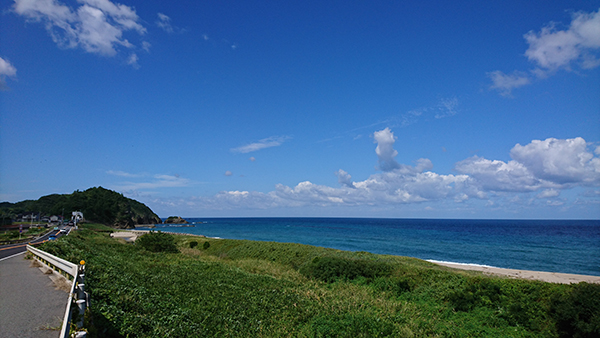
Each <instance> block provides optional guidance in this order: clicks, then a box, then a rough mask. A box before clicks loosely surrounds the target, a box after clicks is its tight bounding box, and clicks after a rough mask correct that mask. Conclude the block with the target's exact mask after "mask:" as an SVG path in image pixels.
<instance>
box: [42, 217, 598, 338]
mask: <svg viewBox="0 0 600 338" xmlns="http://www.w3.org/2000/svg"><path fill="white" fill-rule="evenodd" d="M163 235H164V234H163ZM152 236H162V235H160V234H159V233H154V234H153V235H152ZM141 238H143V237H141ZM141 238H140V239H141ZM156 238H158V237H156ZM161 238H163V239H164V238H167V237H161ZM170 238H173V239H174V242H175V244H176V245H177V247H178V249H179V251H180V253H168V252H158V253H155V252H152V251H149V250H147V249H144V247H143V245H140V243H136V244H125V243H122V242H119V241H117V240H114V239H111V238H110V237H108V234H105V233H98V232H93V231H90V230H87V229H82V230H80V231H77V232H74V233H72V234H71V235H69V236H68V237H66V238H61V239H60V240H57V241H53V242H49V243H45V244H44V245H43V247H42V249H43V250H46V251H48V252H50V253H53V254H55V255H58V256H60V257H63V258H65V259H68V260H70V261H72V262H78V261H79V260H81V259H84V260H85V261H86V262H87V263H86V265H87V267H86V289H87V290H88V291H89V292H91V297H92V307H91V312H90V314H89V315H88V316H87V317H86V323H87V327H88V329H89V333H90V336H91V337H598V336H599V335H600V325H598V323H599V321H600V309H599V306H598V304H600V285H596V284H585V283H580V284H578V285H558V284H550V283H543V282H533V281H525V280H514V279H504V278H495V277H494V278H492V277H484V276H482V275H481V274H479V273H474V272H455V271H451V270H449V269H447V268H442V267H439V266H437V265H434V264H431V263H428V262H425V261H421V260H418V259H412V258H407V257H397V256H386V255H374V254H370V253H365V252H346V251H339V250H333V249H326V248H319V247H312V246H306V245H299V244H284V243H272V242H253V241H240V240H217V239H207V240H206V242H205V243H209V245H208V247H205V246H203V248H200V247H199V246H194V248H191V245H190V244H191V243H192V242H197V238H196V237H192V236H171V237H170ZM140 239H138V240H140ZM161 240H162V239H161ZM165 241H168V240H165Z"/></svg>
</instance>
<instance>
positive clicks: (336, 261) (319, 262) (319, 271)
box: [300, 257, 392, 283]
mask: <svg viewBox="0 0 600 338" xmlns="http://www.w3.org/2000/svg"><path fill="white" fill-rule="evenodd" d="M391 271H392V269H391V266H390V265H389V264H386V263H384V262H380V261H375V260H367V259H347V258H338V257H315V258H314V259H313V260H312V261H311V262H310V263H308V264H307V265H305V266H304V267H302V268H301V269H300V273H301V274H303V275H305V276H307V277H312V278H316V279H319V280H321V281H323V282H327V283H331V282H334V281H336V280H338V279H341V280H353V279H356V278H359V277H364V278H366V279H367V280H369V281H370V280H372V279H374V278H376V277H381V276H389V275H390V273H391Z"/></svg>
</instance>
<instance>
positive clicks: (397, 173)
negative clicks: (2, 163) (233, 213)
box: [196, 128, 600, 209]
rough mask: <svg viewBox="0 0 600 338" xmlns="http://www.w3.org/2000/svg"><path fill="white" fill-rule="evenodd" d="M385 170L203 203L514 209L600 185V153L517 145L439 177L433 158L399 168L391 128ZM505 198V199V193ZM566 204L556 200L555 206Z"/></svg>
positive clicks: (555, 143)
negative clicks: (504, 156) (501, 201)
mask: <svg viewBox="0 0 600 338" xmlns="http://www.w3.org/2000/svg"><path fill="white" fill-rule="evenodd" d="M374 139H375V142H376V143H377V148H376V150H375V152H376V154H377V156H378V159H379V166H380V167H383V168H386V170H383V172H381V173H377V174H373V175H371V176H369V177H368V178H367V179H365V180H362V181H360V180H359V181H353V180H352V176H351V175H350V174H349V173H348V172H346V171H345V170H343V169H340V170H338V171H337V172H336V173H335V175H336V176H337V178H338V183H339V184H340V186H339V187H329V186H326V185H318V184H314V183H312V182H310V181H304V182H300V183H298V184H297V185H296V186H286V185H282V184H278V185H276V187H275V190H274V191H271V192H267V193H262V192H248V191H229V192H228V191H224V192H221V193H219V194H217V195H215V196H213V197H204V198H198V199H197V200H196V203H198V206H204V207H207V208H215V209H223V208H234V207H236V208H240V207H243V208H274V207H302V206H323V207H331V206H384V205H401V204H410V203H422V202H431V201H453V202H455V203H461V204H462V203H466V202H467V201H469V200H470V199H484V200H487V204H488V205H496V204H497V203H496V202H497V201H495V200H492V197H494V196H504V195H501V194H507V193H508V194H510V195H507V196H513V197H512V198H510V200H511V201H513V203H517V202H515V201H520V200H521V198H520V197H519V194H524V195H523V196H525V197H526V200H529V201H530V203H531V201H532V199H531V198H530V197H527V196H530V195H529V194H531V193H536V192H537V195H536V196H535V197H537V198H538V199H544V198H545V199H549V198H555V197H558V196H559V195H560V192H561V190H563V189H569V188H573V187H577V186H581V187H586V186H594V187H597V186H600V159H599V158H598V157H597V156H596V155H597V154H596V155H594V154H595V149H593V148H594V147H593V146H592V145H589V144H587V143H586V142H585V141H584V140H583V139H582V138H574V139H564V140H559V139H554V138H549V139H546V140H543V141H542V140H533V141H532V142H531V143H529V144H527V145H524V146H522V145H520V144H517V145H515V146H514V147H513V148H512V150H511V151H510V155H511V156H512V160H510V161H508V162H504V161H500V160H489V159H486V158H483V157H478V156H473V157H470V158H467V159H465V160H463V161H459V162H458V163H456V165H455V170H456V171H457V172H458V173H459V174H457V175H453V174H447V175H446V174H439V173H435V172H433V171H431V170H432V168H433V163H432V162H431V161H430V160H429V159H425V158H422V159H418V160H417V161H415V162H416V163H415V165H414V166H409V165H405V164H400V163H397V162H396V161H395V160H394V157H395V156H396V155H397V151H396V150H395V149H394V147H393V146H394V143H395V140H396V138H395V137H394V134H393V132H392V131H391V130H390V129H389V128H385V129H383V130H380V131H377V132H375V133H374ZM498 194H500V195H498ZM557 203H560V204H563V203H564V201H556V200H553V201H551V202H550V204H548V205H557Z"/></svg>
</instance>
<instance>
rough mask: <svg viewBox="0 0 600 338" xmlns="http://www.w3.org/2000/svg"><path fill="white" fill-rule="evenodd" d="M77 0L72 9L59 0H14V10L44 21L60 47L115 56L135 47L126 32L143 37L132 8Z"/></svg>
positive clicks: (101, 0)
mask: <svg viewBox="0 0 600 338" xmlns="http://www.w3.org/2000/svg"><path fill="white" fill-rule="evenodd" d="M78 3H79V4H80V5H79V6H78V7H77V8H72V7H70V6H67V5H64V4H62V3H60V2H59V1H57V0H36V1H32V0H15V4H14V6H13V10H14V11H15V13H17V14H19V15H21V16H23V17H25V18H27V19H29V20H31V21H36V22H41V23H43V24H44V25H45V28H46V30H47V31H48V33H50V36H51V37H52V40H54V42H55V43H56V44H57V45H58V46H60V47H62V48H78V47H79V48H82V49H83V50H85V51H86V52H89V53H94V54H99V55H103V56H109V57H111V56H115V55H117V53H118V50H119V49H121V48H126V49H132V48H134V47H135V46H134V45H133V44H132V43H131V42H129V40H128V39H126V38H125V37H124V36H123V35H124V33H126V32H128V31H134V32H136V33H137V34H138V35H140V36H143V35H144V34H145V33H146V28H144V26H142V24H141V23H140V22H141V20H140V18H139V17H138V15H137V14H136V12H135V9H133V8H132V7H129V6H125V5H122V4H118V3H113V2H111V1H109V0H78ZM129 60H130V61H131V57H130V59H129ZM136 62H137V60H136ZM130 64H132V63H131V62H130Z"/></svg>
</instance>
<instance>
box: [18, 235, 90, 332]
mask: <svg viewBox="0 0 600 338" xmlns="http://www.w3.org/2000/svg"><path fill="white" fill-rule="evenodd" d="M27 251H29V252H30V253H31V254H32V255H33V257H34V258H35V259H37V260H38V261H40V262H41V263H43V264H45V265H47V266H49V267H50V268H52V269H54V270H57V271H59V272H60V273H61V274H62V275H68V276H71V277H72V278H73V282H72V283H71V292H69V300H68V301H67V309H66V310H65V317H64V319H63V323H62V329H61V331H60V336H59V337H60V338H67V337H69V331H70V326H71V325H70V323H71V313H72V309H71V305H72V304H73V301H74V300H75V302H76V303H77V307H78V310H79V311H78V313H79V316H78V318H79V320H78V321H77V326H78V327H81V326H83V316H84V314H85V309H86V306H87V305H88V303H89V302H88V297H87V293H86V292H85V290H84V288H85V284H84V277H85V261H81V262H80V265H77V264H73V263H71V262H69V261H66V260H64V259H62V258H59V257H56V256H54V255H52V254H49V253H47V252H45V251H42V250H39V249H36V248H34V247H32V246H31V245H27ZM68 276H65V277H67V278H68ZM76 291H77V292H76ZM76 337H85V333H84V334H83V335H81V334H77V335H76Z"/></svg>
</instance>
